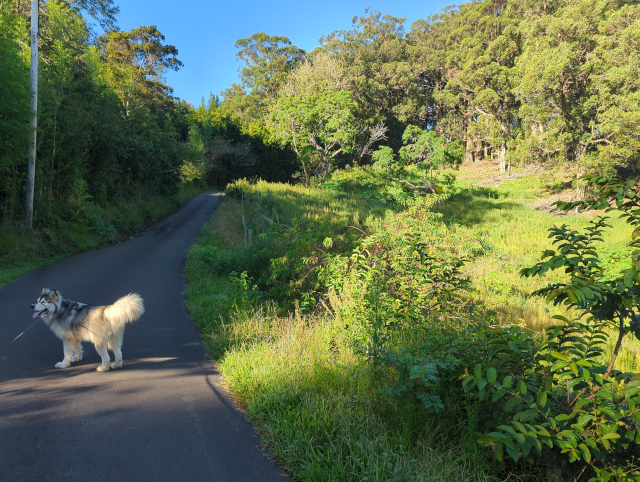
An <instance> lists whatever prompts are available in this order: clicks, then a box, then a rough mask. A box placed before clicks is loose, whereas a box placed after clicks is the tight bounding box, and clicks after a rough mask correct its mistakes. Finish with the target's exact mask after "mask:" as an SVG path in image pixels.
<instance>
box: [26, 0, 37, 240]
mask: <svg viewBox="0 0 640 482" xmlns="http://www.w3.org/2000/svg"><path fill="white" fill-rule="evenodd" d="M39 3H40V2H39V0H31V75H30V90H31V114H32V115H31V122H30V123H29V124H30V125H31V129H32V132H31V146H30V147H29V164H28V166H27V200H26V202H27V224H28V225H29V228H31V227H32V226H33V192H34V187H35V178H36V139H37V130H36V129H37V127H38V117H37V114H38V13H39V11H38V10H39V7H40V4H39Z"/></svg>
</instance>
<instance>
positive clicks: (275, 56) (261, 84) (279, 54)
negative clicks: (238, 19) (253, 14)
mask: <svg viewBox="0 0 640 482" xmlns="http://www.w3.org/2000/svg"><path fill="white" fill-rule="evenodd" d="M236 48H238V49H240V50H239V51H238V53H237V54H236V58H237V59H238V60H239V61H243V62H244V67H242V68H240V69H239V70H240V80H241V84H233V85H232V86H231V88H229V89H227V90H226V91H225V92H223V95H224V99H225V100H224V104H223V108H229V109H230V110H231V111H232V112H233V113H234V114H236V115H238V116H240V117H241V118H242V119H243V120H244V121H245V122H246V123H249V122H252V121H253V122H255V121H257V120H260V119H261V118H262V116H263V114H264V113H265V109H266V107H265V104H266V103H267V102H268V101H269V100H270V99H272V98H273V97H274V95H275V93H276V92H277V90H278V89H279V87H280V86H281V85H282V84H283V83H284V82H285V80H286V78H287V76H288V74H289V73H290V72H291V71H292V70H293V69H294V68H295V67H296V66H297V65H299V64H300V63H301V62H303V61H304V59H305V55H306V54H305V51H304V50H302V49H300V48H298V47H296V46H294V45H293V44H292V43H291V41H290V40H289V39H288V38H287V37H281V36H277V35H274V36H269V35H267V34H266V33H264V32H258V33H255V34H253V35H252V36H251V37H249V38H243V39H239V40H238V41H237V42H236Z"/></svg>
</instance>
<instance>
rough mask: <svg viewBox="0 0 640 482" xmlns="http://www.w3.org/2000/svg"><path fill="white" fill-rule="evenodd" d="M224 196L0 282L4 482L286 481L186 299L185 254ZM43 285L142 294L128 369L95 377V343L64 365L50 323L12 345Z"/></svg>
mask: <svg viewBox="0 0 640 482" xmlns="http://www.w3.org/2000/svg"><path fill="white" fill-rule="evenodd" d="M217 202H218V195H216V194H215V193H205V194H201V195H200V196H198V197H196V198H195V199H193V200H192V201H191V202H190V203H188V204H187V205H186V206H185V207H184V208H183V209H182V210H181V211H179V212H178V213H176V214H174V215H173V216H171V217H169V218H167V219H166V220H164V221H163V222H161V223H159V224H157V225H156V226H153V227H152V228H150V229H148V230H147V231H145V232H144V233H142V234H140V235H139V236H137V237H135V238H132V239H130V240H128V241H126V242H123V243H120V244H117V245H115V246H111V247H108V248H104V249H100V250H98V251H93V252H90V253H86V254H82V255H79V256H74V257H73V258H69V259H66V260H63V261H61V262H59V263H57V264H55V265H53V266H49V267H47V268H43V269H40V270H37V271H34V272H32V273H29V274H27V275H26V276H24V277H22V278H20V279H18V280H15V281H13V282H11V283H9V284H8V285H6V286H5V287H4V288H2V289H0V481H2V482H5V481H16V482H17V481H30V480H37V481H75V480H78V481H80V480H81V481H83V482H87V481H99V482H106V481H118V482H128V481H132V482H133V481H136V482H142V481H158V482H160V481H201V480H202V481H205V480H206V481H230V482H240V481H285V480H286V478H285V477H284V476H283V475H282V474H281V472H280V470H279V469H278V468H277V467H276V465H275V464H274V463H273V462H272V461H271V460H270V459H269V458H268V457H267V455H266V454H265V453H264V452H263V451H262V450H261V449H260V448H259V446H260V440H259V439H258V436H257V434H256V433H255V431H254V429H253V427H252V426H251V424H249V423H248V422H247V421H246V419H245V418H244V416H243V415H242V414H241V413H240V412H238V410H236V409H235V408H234V406H233V404H232V402H231V401H230V400H229V398H228V396H227V395H226V394H225V393H224V391H222V390H221V388H220V385H219V383H220V377H219V374H218V373H217V371H216V370H215V367H214V366H213V364H211V363H210V362H209V361H208V360H207V358H206V356H205V353H204V350H203V348H202V345H201V343H200V339H199V337H198V334H197V333H196V331H195V328H194V326H193V323H192V322H191V320H190V318H189V315H188V313H187V310H186V308H185V306H184V302H183V296H182V292H183V290H184V280H183V277H182V271H183V267H184V259H185V255H186V251H187V249H188V248H189V246H190V245H191V244H192V243H193V241H194V239H195V238H196V236H197V235H198V234H199V232H200V230H201V228H202V225H203V224H204V223H205V222H206V221H207V220H208V219H209V217H210V216H211V213H212V212H213V210H214V209H215V207H216V205H217ZM44 286H46V287H50V288H55V289H58V290H60V292H61V293H62V294H63V296H65V297H67V298H70V299H72V300H75V301H80V302H83V303H91V304H110V303H112V302H113V301H115V300H116V299H117V298H118V297H120V296H122V295H125V294H127V293H129V292H132V291H134V292H137V293H139V294H140V295H141V296H142V297H143V298H144V303H145V307H146V310H147V311H146V313H145V315H143V317H142V318H141V319H140V320H138V321H137V322H135V323H133V324H132V325H127V329H126V332H125V337H124V345H123V350H122V351H123V355H124V368H123V369H122V370H115V371H109V372H106V373H98V372H96V370H95V369H96V367H97V366H98V364H99V363H100V358H99V356H98V355H97V353H96V351H95V349H94V348H93V346H92V345H90V344H88V343H85V344H84V347H85V358H84V360H83V361H82V362H80V363H74V364H73V365H72V366H71V368H67V369H63V370H59V369H56V368H54V364H55V363H56V362H59V361H60V360H62V358H63V353H62V342H61V341H60V340H58V339H57V338H56V336H55V335H54V334H53V333H52V332H51V331H50V330H49V328H47V327H46V326H45V325H44V323H41V322H39V323H37V324H36V325H35V326H34V327H33V328H32V329H31V330H29V331H27V332H26V333H24V335H22V336H21V337H20V338H19V339H18V340H16V341H15V342H14V343H11V344H10V345H9V346H7V343H9V341H10V340H12V339H13V338H14V337H15V336H16V335H18V334H19V333H21V332H22V331H23V330H24V329H25V328H27V327H28V326H29V325H30V324H31V323H32V319H31V310H30V305H31V303H34V302H35V300H36V298H37V297H38V295H39V294H40V291H41V290H42V288H43V287H44ZM112 356H113V355H112Z"/></svg>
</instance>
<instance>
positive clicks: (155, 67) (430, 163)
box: [0, 0, 640, 482]
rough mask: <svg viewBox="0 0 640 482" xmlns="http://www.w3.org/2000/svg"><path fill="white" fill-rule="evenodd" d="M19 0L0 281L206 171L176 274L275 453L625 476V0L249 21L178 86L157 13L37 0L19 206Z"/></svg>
mask: <svg viewBox="0 0 640 482" xmlns="http://www.w3.org/2000/svg"><path fill="white" fill-rule="evenodd" d="M29 7H30V5H29V3H28V2H26V1H25V0H0V65H1V66H2V68H0V172H1V174H0V211H1V215H2V226H1V227H0V283H4V282H6V281H8V280H10V279H12V278H15V277H16V276H19V275H20V274H22V273H24V272H26V271H28V270H29V269H33V268H35V267H37V266H40V265H42V264H46V263H49V262H52V261H54V260H56V259H59V258H60V257H63V256H68V255H71V254H75V253H77V252H80V251H84V250H88V249H93V248H95V247H98V246H102V245H105V244H109V243H113V242H117V241H118V240H120V239H122V238H123V236H126V235H132V234H135V233H136V232H138V231H140V230H141V229H143V228H144V226H145V225H148V224H149V223H151V222H153V221H154V220H156V219H159V218H161V217H163V216H166V215H167V214H168V213H170V212H171V211H173V210H175V209H177V208H178V207H179V206H180V205H182V204H183V203H184V202H186V201H187V200H188V199H190V198H191V197H192V196H193V195H195V194H196V193H198V192H201V191H202V190H206V189H211V188H213V189H220V190H224V191H225V200H224V202H222V203H221V204H220V206H219V207H218V209H217V210H216V212H215V213H214V215H213V216H212V218H211V220H210V221H209V222H208V223H207V224H206V225H205V227H204V229H203V231H202V233H201V236H200V237H199V238H198V240H197V241H196V243H195V244H194V246H193V247H192V248H191V250H190V251H189V254H188V258H187V264H186V267H185V275H186V278H187V281H188V286H187V290H186V292H185V298H186V303H187V306H188V308H189V311H190V314H191V317H192V319H193V320H194V322H195V324H196V325H197V327H198V328H199V330H200V333H201V336H202V339H203V341H204V343H205V345H206V348H207V351H208V354H209V356H210V357H211V358H212V359H213V360H215V361H216V363H217V364H218V367H219V369H220V371H221V373H222V374H223V376H224V379H225V384H226V387H227V388H228V389H229V390H230V391H231V393H232V394H233V396H234V399H235V401H236V402H237V403H238V406H239V407H240V408H241V409H242V410H243V411H244V413H245V414H246V415H247V417H248V418H249V419H250V420H251V421H252V422H253V423H254V424H255V425H256V427H257V429H258V431H259V432H260V434H261V436H262V440H263V443H264V445H265V447H267V448H268V449H269V453H270V455H271V456H272V457H273V458H274V459H275V460H276V461H277V462H278V464H279V465H280V466H281V467H282V468H283V469H284V470H285V471H286V473H287V474H288V475H290V476H291V477H292V478H293V479H294V480H303V481H307V480H308V481H312V480H318V481H320V480H322V481H325V480H353V481H361V480H375V481H386V480H394V481H395V480H398V481H401V480H406V481H436V480H437V481H452V482H453V481H462V480H465V481H467V480H468V481H506V480H523V481H525V480H526V481H543V480H544V481H605V482H606V481H610V480H611V481H612V480H620V481H625V480H627V481H632V480H640V461H638V457H639V456H640V450H639V447H640V446H639V445H638V444H639V443H640V380H638V378H637V373H638V372H639V371H640V341H638V340H639V339H640V324H639V320H640V318H639V317H640V310H639V309H638V300H637V298H636V296H637V295H638V293H640V264H639V263H638V253H640V242H639V241H638V234H639V230H640V228H638V226H639V225H640V191H638V189H637V186H636V181H637V174H638V172H639V171H640V164H639V163H640V88H639V87H640V21H639V16H640V3H639V2H638V1H635V0H634V1H631V0H569V1H558V0H550V1H549V0H482V1H472V2H467V3H461V4H460V5H457V6H451V7H446V8H444V9H443V10H442V11H441V12H439V13H437V14H434V15H431V16H428V17H426V18H424V19H421V20H418V21H416V22H414V23H413V24H411V25H407V23H406V19H405V18H403V17H394V16H390V15H387V14H382V13H381V12H378V11H375V10H372V9H369V8H368V9H365V11H364V14H363V15H361V16H355V17H354V18H353V19H352V26H351V28H350V29H345V30H338V31H333V32H329V33H327V34H326V35H324V36H322V37H321V38H320V39H319V40H318V47H317V48H316V49H314V50H313V51H311V52H307V51H305V50H303V49H301V48H298V47H296V46H295V45H294V44H293V43H292V42H291V40H290V39H289V38H287V37H285V36H278V35H268V34H267V33H265V32H258V33H255V34H254V35H252V36H251V37H248V38H242V39H238V40H237V42H236V44H235V46H236V48H237V59H238V61H239V64H240V68H239V74H240V75H239V79H238V82H237V83H234V84H232V85H231V86H230V87H229V88H227V89H226V90H225V91H224V92H221V93H220V95H219V96H218V95H211V96H209V98H208V99H207V100H206V101H205V99H204V98H203V100H202V102H201V104H200V105H198V106H194V105H191V104H189V103H187V102H185V101H182V100H180V99H179V98H177V97H176V96H175V95H174V93H173V91H172V89H171V87H170V86H168V85H167V84H166V83H165V77H164V74H165V73H166V72H167V71H169V70H174V71H175V70H179V69H180V67H181V66H182V63H181V61H180V60H179V52H178V48H177V47H176V46H174V45H172V44H171V43H170V42H172V40H171V39H165V37H164V36H163V35H162V33H161V32H160V30H159V29H158V27H157V26H154V25H148V26H140V27H139V28H136V29H133V30H130V31H121V30H120V29H119V28H118V25H117V14H118V8H117V6H116V5H114V4H113V3H112V1H111V0H94V1H87V0H49V1H47V2H41V7H40V8H41V12H40V16H41V20H40V25H41V32H40V37H41V42H40V85H41V87H40V92H39V99H38V103H39V113H38V130H37V135H38V144H37V162H36V181H35V186H36V189H35V209H34V229H33V230H29V229H28V228H27V227H26V226H25V224H24V219H25V214H26V213H25V203H24V197H25V184H26V176H27V170H26V166H27V158H28V151H29V149H28V148H29V140H30V136H31V134H32V132H31V131H30V129H29V118H30V111H29V100H30V93H29V19H30V10H29ZM264 30H267V26H265V29H264ZM272 33H274V32H272Z"/></svg>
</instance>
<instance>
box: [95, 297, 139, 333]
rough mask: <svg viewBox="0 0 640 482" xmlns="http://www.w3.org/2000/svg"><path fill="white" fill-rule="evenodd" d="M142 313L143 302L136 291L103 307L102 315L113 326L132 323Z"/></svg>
mask: <svg viewBox="0 0 640 482" xmlns="http://www.w3.org/2000/svg"><path fill="white" fill-rule="evenodd" d="M143 314H144V304H143V303H142V298H140V295H139V294H138V293H129V294H128V295H127V296H123V297H122V298H120V299H119V300H118V301H116V302H115V303H114V304H112V305H109V306H107V307H106V308H105V309H104V316H105V318H106V319H108V320H109V321H110V322H111V324H112V325H113V326H114V327H121V326H124V324H125V323H132V322H134V321H136V320H137V319H138V318H140V317H141V316H142V315H143Z"/></svg>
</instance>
